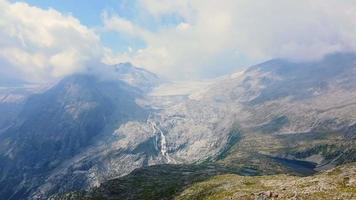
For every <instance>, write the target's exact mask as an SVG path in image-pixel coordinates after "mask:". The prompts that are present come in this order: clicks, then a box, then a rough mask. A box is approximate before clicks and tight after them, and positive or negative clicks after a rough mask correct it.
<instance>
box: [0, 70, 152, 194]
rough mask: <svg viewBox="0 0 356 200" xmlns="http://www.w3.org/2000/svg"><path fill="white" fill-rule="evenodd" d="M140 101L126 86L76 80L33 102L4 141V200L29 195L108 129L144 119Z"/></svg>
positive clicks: (91, 79) (92, 79)
mask: <svg viewBox="0 0 356 200" xmlns="http://www.w3.org/2000/svg"><path fill="white" fill-rule="evenodd" d="M135 96H137V94H136V93H135V92H134V90H132V89H129V87H128V86H127V85H125V84H123V83H120V82H98V80H96V79H95V77H91V76H86V75H74V76H71V77H68V78H65V79H64V80H62V81H61V82H60V83H58V84H57V85H56V86H54V87H53V88H51V89H49V90H48V91H46V92H44V93H42V94H37V95H33V96H31V97H29V98H28V99H27V101H26V102H25V104H24V106H23V109H22V110H21V111H20V113H19V115H18V117H17V118H16V121H15V122H14V125H12V126H11V127H9V128H8V129H6V130H5V131H4V132H3V133H2V134H1V136H0V137H1V140H0V141H1V144H0V146H1V148H0V155H1V156H0V159H1V162H0V163H1V164H0V168H1V171H2V174H1V185H3V187H1V190H0V194H1V198H2V199H19V198H24V197H25V196H27V195H28V194H29V193H30V192H31V190H32V189H33V187H36V185H38V184H40V183H41V182H43V181H44V180H43V178H44V177H46V176H48V173H50V171H51V170H53V169H55V168H56V167H57V166H58V164H60V163H62V162H63V161H64V160H66V159H69V158H71V157H72V156H74V155H75V154H77V153H79V152H80V151H81V150H82V149H83V148H85V147H87V146H88V145H90V144H92V143H93V142H94V141H93V139H94V138H95V137H102V136H100V134H101V133H102V132H104V129H105V127H106V125H107V124H113V123H115V124H121V123H123V122H125V121H129V120H131V119H133V118H135V119H137V118H139V117H140V116H141V117H144V115H145V111H144V110H142V109H141V108H140V107H139V106H137V105H136V104H135V102H134V98H135ZM19 183H21V184H20V185H18V184H19ZM8 195H11V196H8Z"/></svg>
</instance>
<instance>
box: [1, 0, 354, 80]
mask: <svg viewBox="0 0 356 200" xmlns="http://www.w3.org/2000/svg"><path fill="white" fill-rule="evenodd" d="M132 2H133V4H135V6H134V7H135V9H137V10H136V12H135V13H136V15H137V16H134V17H131V18H128V17H127V16H125V17H123V16H121V15H120V13H115V12H114V11H112V12H107V11H103V12H102V16H101V19H102V25H101V27H99V28H98V27H96V28H95V30H96V31H94V28H92V27H87V26H85V25H83V24H82V23H81V22H80V21H79V20H78V19H76V18H74V17H73V16H71V15H69V14H63V13H60V12H58V11H57V10H55V9H41V8H38V7H35V6H31V5H29V4H26V3H20V2H13V3H10V2H9V1H6V0H0V78H2V77H7V78H9V77H13V78H17V79H21V80H26V81H46V80H49V79H53V78H60V77H63V76H65V75H68V74H72V73H75V72H78V71H83V70H86V68H87V67H88V66H100V63H101V62H104V63H107V64H116V63H119V62H132V63H133V64H134V65H137V66H140V67H144V68H146V69H148V70H151V71H153V72H155V73H158V74H160V75H163V76H165V77H168V78H172V79H195V78H206V77H212V76H218V75H221V74H224V73H229V72H231V71H233V70H236V69H238V68H239V67H246V66H247V65H250V64H255V63H258V62H260V61H263V60H267V59H271V58H276V57H282V58H289V59H294V60H313V59H319V58H321V57H322V56H324V55H325V54H328V53H333V52H337V51H355V50H356V20H355V19H356V1H355V0H345V1H340V0H299V1H285V0H263V1H261V0H224V1H217V0H176V1H173V0H137V1H132ZM78 6H80V5H78ZM98 17H100V16H98ZM105 33H110V34H114V35H115V36H116V37H120V38H129V40H130V41H140V42H141V41H142V43H143V44H144V45H143V46H140V47H135V45H132V46H130V45H129V46H127V49H128V50H127V51H125V52H122V51H121V52H115V50H114V49H115V48H112V49H110V48H107V47H104V46H103V43H102V41H101V38H102V37H105ZM127 43H130V42H127ZM127 43H125V44H112V46H115V45H118V46H120V45H121V46H122V45H127ZM112 46H111V47H112ZM120 49H125V48H120Z"/></svg>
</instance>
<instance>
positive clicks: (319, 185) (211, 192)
mask: <svg viewBox="0 0 356 200" xmlns="http://www.w3.org/2000/svg"><path fill="white" fill-rule="evenodd" d="M256 198H260V199H310V200H317V199H356V163H352V164H348V165H344V166H340V167H337V168H335V169H333V170H329V171H326V172H323V173H320V174H317V175H314V176H308V177H297V176H288V175H273V176H256V177H251V176H238V175H233V174H227V175H219V176H214V177H212V178H210V179H209V180H206V181H202V182H199V183H195V184H193V185H192V186H191V187H189V188H187V189H185V190H184V191H183V192H182V193H181V194H179V195H178V196H177V197H175V200H203V199H204V200H224V199H226V200H227V199H246V200H248V199H251V200H252V199H256Z"/></svg>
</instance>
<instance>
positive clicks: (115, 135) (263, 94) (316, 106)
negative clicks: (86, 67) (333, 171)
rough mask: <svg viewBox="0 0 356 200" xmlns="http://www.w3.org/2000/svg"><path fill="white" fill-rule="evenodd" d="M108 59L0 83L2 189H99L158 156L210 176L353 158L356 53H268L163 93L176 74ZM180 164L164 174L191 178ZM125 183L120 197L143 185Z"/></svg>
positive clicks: (37, 194)
mask: <svg viewBox="0 0 356 200" xmlns="http://www.w3.org/2000/svg"><path fill="white" fill-rule="evenodd" d="M107 67H109V69H110V70H109V71H110V76H109V77H110V78H103V77H104V76H101V75H100V76H96V75H95V74H74V75H70V76H68V77H65V78H63V79H62V80H60V81H59V82H57V83H51V84H48V85H45V86H33V85H32V86H31V85H26V86H25V87H4V88H1V91H0V111H1V114H0V171H1V174H0V199H47V198H48V197H50V196H52V197H58V196H60V194H64V193H68V192H72V191H81V190H92V189H93V188H95V187H98V186H100V185H101V184H103V183H105V182H106V181H108V180H111V179H114V178H118V177H122V176H124V177H123V178H122V179H118V180H119V181H120V180H130V179H129V178H130V177H135V173H134V174H130V175H129V176H125V175H127V174H129V173H130V172H132V171H133V170H135V169H139V168H142V167H148V166H152V165H158V167H157V168H152V169H149V170H153V172H152V173H158V174H157V176H159V173H160V171H161V170H162V171H165V167H170V166H169V165H167V166H166V165H160V164H170V165H177V166H181V167H180V168H181V169H184V170H187V171H188V172H190V173H192V174H193V175H194V174H195V173H197V174H200V175H203V176H204V175H206V174H209V176H210V175H214V174H220V173H227V172H229V173H236V174H240V175H266V174H275V173H289V174H294V175H311V174H314V173H315V172H317V171H320V170H324V169H330V168H332V167H334V166H337V165H340V164H345V163H350V162H355V161H356V157H355V155H356V144H355V142H356V141H355V139H356V136H355V134H356V132H355V129H356V115H355V113H356V54H354V53H336V54H331V55H328V56H326V57H325V58H323V59H322V60H319V61H312V62H292V61H288V60H284V59H275V60H270V61H267V62H264V63H262V64H258V65H255V66H252V67H249V68H247V69H246V70H244V71H241V72H237V73H234V74H230V75H226V76H223V77H221V78H217V79H214V80H211V81H209V84H201V85H200V86H199V88H198V89H197V88H195V89H194V90H187V91H189V92H187V93H182V92H181V91H180V90H178V88H176V87H166V88H165V91H162V93H161V94H160V88H161V89H162V87H159V86H160V85H161V84H163V83H164V84H168V85H169V84H170V83H169V82H167V81H166V80H162V79H160V78H159V77H158V76H157V75H155V74H153V73H151V72H148V71H146V70H143V69H140V68H137V67H134V66H133V65H131V64H129V63H124V64H119V65H115V66H107ZM113 77H114V78H113ZM172 85H173V86H174V84H172ZM167 88H169V89H170V90H171V91H170V92H169V93H167ZM152 91H154V92H152ZM178 164H179V165H178ZM184 170H183V171H180V170H179V168H175V167H174V166H172V169H170V170H169V173H173V174H174V175H172V176H171V174H169V177H170V178H173V179H176V178H177V177H179V176H181V177H182V178H183V179H184V181H183V179H182V183H183V182H184V183H192V182H194V181H193V180H195V179H194V177H195V176H190V175H189V176H185V175H184V176H183V174H184V173H185V172H184ZM198 172H199V173H198ZM200 175H199V176H198V177H200ZM125 177H127V178H126V179H125ZM162 177H164V176H162ZM195 178H196V177H195ZM177 180H178V179H177ZM197 180H200V179H197ZM119 183H120V182H119ZM105 185H107V184H104V186H105ZM167 185H169V184H168V183H167ZM179 187H186V185H184V184H182V185H180V186H179ZM126 189H127V190H125V191H122V194H126V195H127V196H121V198H124V199H130V198H128V197H129V196H130V194H132V195H133V193H135V192H137V191H131V190H129V189H128V188H126ZM180 189H181V188H178V186H177V188H175V189H174V191H175V192H178V191H180ZM121 190H122V188H121V189H120V191H121ZM99 191H101V190H100V189H99ZM105 191H106V192H107V190H105ZM152 191H155V188H153V189H152ZM175 192H173V193H172V194H174V195H175ZM106 195H107V196H110V195H113V196H114V197H115V194H111V193H106ZM118 195H119V196H120V195H121V194H118ZM131 197H132V198H131V199H134V198H133V197H134V195H133V196H131ZM167 198H168V196H167Z"/></svg>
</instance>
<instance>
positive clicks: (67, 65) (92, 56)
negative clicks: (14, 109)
mask: <svg viewBox="0 0 356 200" xmlns="http://www.w3.org/2000/svg"><path fill="white" fill-rule="evenodd" d="M102 53H103V50H102V46H101V44H100V39H99V37H98V36H97V35H96V34H95V33H94V32H93V31H92V30H91V29H89V28H87V27H86V26H84V25H82V24H81V23H80V22H79V21H78V20H77V19H76V18H74V17H72V16H70V15H64V14H62V13H60V12H58V11H56V10H53V9H48V10H43V9H40V8H37V7H33V6H30V5H28V4H26V3H19V2H17V3H10V2H8V1H5V0H0V63H2V65H1V66H0V67H1V70H0V71H1V73H2V74H5V75H7V74H11V75H14V76H17V77H16V78H20V79H25V80H27V81H45V80H48V79H50V78H53V77H62V76H64V75H68V74H71V73H73V72H77V71H80V70H83V69H84V68H85V66H86V65H89V64H90V63H94V62H99V61H100V59H101V57H102Z"/></svg>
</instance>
